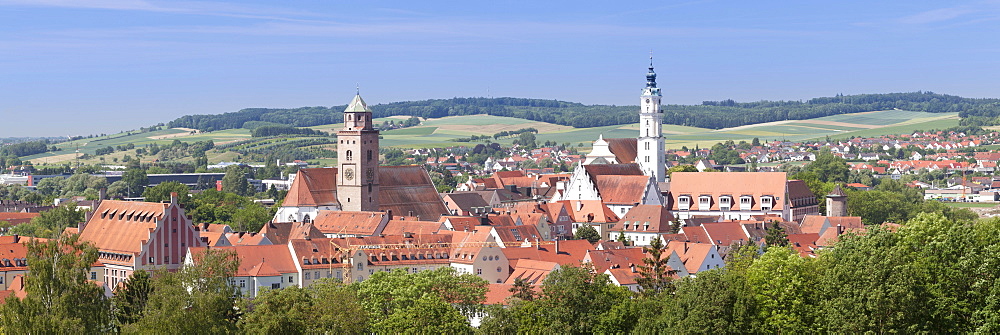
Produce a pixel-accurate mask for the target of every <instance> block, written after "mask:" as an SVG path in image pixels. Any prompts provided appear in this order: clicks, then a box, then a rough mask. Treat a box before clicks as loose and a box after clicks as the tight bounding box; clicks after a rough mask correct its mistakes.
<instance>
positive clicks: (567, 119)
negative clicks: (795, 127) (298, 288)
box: [169, 92, 1000, 131]
mask: <svg viewBox="0 0 1000 335" xmlns="http://www.w3.org/2000/svg"><path fill="white" fill-rule="evenodd" d="M345 107H346V105H340V106H332V107H301V108H246V109H243V110H240V111H238V112H231V113H224V114H218V115H186V116H182V117H180V118H178V119H176V120H173V121H171V122H170V123H169V126H170V127H188V128H196V129H200V130H203V131H214V130H223V129H233V128H243V127H247V125H246V124H247V123H248V122H268V123H272V124H284V125H289V126H295V127H307V126H316V125H323V124H333V123H339V122H341V121H342V116H341V113H340V112H342V111H343V109H344V108H345ZM369 107H370V108H371V109H372V112H373V116H374V117H388V116H395V115H412V116H419V117H424V118H440V117H445V116H456V115H475V114H488V115H494V116H506V117H515V118H522V119H526V120H532V121H541V122H548V123H554V124H560V125H566V126H572V127H576V128H589V127H599V126H610V125H619V124H630V123H636V122H638V121H639V115H638V113H636V110H638V107H637V106H616V105H584V104H580V103H573V102H564V101H557V100H545V99H525V98H452V99H432V100H421V101H407V102H393V103H388V104H379V105H372V106H369ZM891 109H901V110H908V111H919V112H929V113H960V115H961V116H962V117H970V116H983V117H989V118H996V117H997V116H1000V99H974V98H963V97H958V96H953V95H946V94H937V93H933V92H911V93H888V94H858V95H840V94H838V95H836V96H834V97H821V98H814V99H810V100H806V101H756V102H742V103H741V102H736V101H734V100H731V99H729V100H722V101H705V102H703V103H702V104H701V105H665V106H663V114H664V117H663V122H664V123H666V124H676V125H684V126H692V127H702V128H712V129H720V128H726V127H736V126H742V125H747V124H755V123H761V122H772V121H781V120H803V119H812V118H817V117H823V116H830V115H838V114H846V113H858V112H870V111H878V110H891Z"/></svg>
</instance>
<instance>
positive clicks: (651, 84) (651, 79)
mask: <svg viewBox="0 0 1000 335" xmlns="http://www.w3.org/2000/svg"><path fill="white" fill-rule="evenodd" d="M646 88H656V72H654V71H653V50H649V72H647V73H646Z"/></svg>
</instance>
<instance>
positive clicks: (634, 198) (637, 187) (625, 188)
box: [595, 175, 649, 205]
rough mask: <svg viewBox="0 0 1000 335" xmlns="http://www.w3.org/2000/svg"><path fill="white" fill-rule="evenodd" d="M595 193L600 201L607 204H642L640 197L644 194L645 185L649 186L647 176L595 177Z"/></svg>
mask: <svg viewBox="0 0 1000 335" xmlns="http://www.w3.org/2000/svg"><path fill="white" fill-rule="evenodd" d="M595 179H596V180H597V192H598V193H599V194H600V195H601V200H604V203H608V204H628V205H633V204H638V203H642V197H643V196H644V195H645V193H646V185H647V184H649V177H647V176H634V175H628V176H615V175H599V176H596V177H595Z"/></svg>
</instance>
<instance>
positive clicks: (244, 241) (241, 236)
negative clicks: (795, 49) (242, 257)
mask: <svg viewBox="0 0 1000 335" xmlns="http://www.w3.org/2000/svg"><path fill="white" fill-rule="evenodd" d="M226 238H227V239H228V240H229V244H232V245H261V244H262V243H264V240H265V237H264V234H258V233H247V232H239V233H227V234H226Z"/></svg>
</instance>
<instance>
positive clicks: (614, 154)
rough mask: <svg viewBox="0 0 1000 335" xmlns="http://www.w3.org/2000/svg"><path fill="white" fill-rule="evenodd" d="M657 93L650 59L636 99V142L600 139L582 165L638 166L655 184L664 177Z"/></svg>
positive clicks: (654, 73) (658, 91)
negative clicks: (640, 90) (637, 118)
mask: <svg viewBox="0 0 1000 335" xmlns="http://www.w3.org/2000/svg"><path fill="white" fill-rule="evenodd" d="M661 98H663V95H661V94H660V89H659V88H658V87H656V72H654V71H653V58H652V57H650V58H649V72H648V73H646V87H645V88H643V89H642V95H641V96H640V97H639V136H638V137H637V138H608V139H606V138H604V136H603V135H602V136H600V137H599V138H598V139H597V141H594V147H593V150H591V152H590V153H589V154H587V159H586V160H585V161H584V163H583V164H584V165H591V164H628V163H636V164H639V168H640V169H641V170H642V172H643V174H645V175H647V176H650V177H651V178H653V179H654V180H655V182H656V183H662V182H664V181H665V177H666V158H665V155H664V150H665V149H666V147H665V145H664V139H663V111H662V110H660V99H661Z"/></svg>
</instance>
